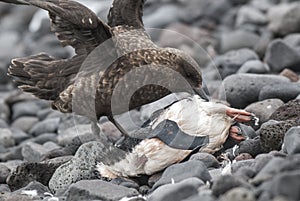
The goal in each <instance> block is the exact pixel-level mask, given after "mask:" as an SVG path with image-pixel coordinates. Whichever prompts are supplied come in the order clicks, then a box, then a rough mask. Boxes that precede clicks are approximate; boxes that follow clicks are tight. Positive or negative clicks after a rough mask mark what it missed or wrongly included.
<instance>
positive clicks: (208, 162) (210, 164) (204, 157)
mask: <svg viewBox="0 0 300 201" xmlns="http://www.w3.org/2000/svg"><path fill="white" fill-rule="evenodd" d="M189 160H199V161H201V162H203V163H204V165H205V166H206V167H207V168H219V167H220V164H219V161H218V160H217V159H216V158H215V157H214V156H213V155H212V154H208V153H201V152H199V153H196V154H193V155H192V156H191V157H190V159H189Z"/></svg>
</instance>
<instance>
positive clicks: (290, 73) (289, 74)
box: [280, 68, 300, 82]
mask: <svg viewBox="0 0 300 201" xmlns="http://www.w3.org/2000/svg"><path fill="white" fill-rule="evenodd" d="M280 75H281V76H284V77H287V78H289V79H290V80H291V82H298V81H299V79H300V78H299V75H298V74H296V73H295V72H294V71H292V70H290V69H288V68H285V69H283V71H281V73H280Z"/></svg>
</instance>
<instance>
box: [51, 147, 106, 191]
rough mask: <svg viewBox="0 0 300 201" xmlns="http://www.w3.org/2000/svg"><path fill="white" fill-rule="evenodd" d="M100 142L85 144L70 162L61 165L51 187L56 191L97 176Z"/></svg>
mask: <svg viewBox="0 0 300 201" xmlns="http://www.w3.org/2000/svg"><path fill="white" fill-rule="evenodd" d="M99 147H101V146H100V145H99V144H98V142H88V143H85V144H83V145H82V146H81V147H80V148H79V149H78V150H77V152H76V154H75V156H74V157H73V158H72V160H70V161H69V162H67V163H65V164H63V165H62V166H60V167H59V168H58V169H57V170H56V171H55V172H54V174H53V176H52V178H51V180H50V181H49V188H50V189H51V190H52V191H54V192H57V191H61V190H65V189H66V188H67V187H68V186H69V185H71V184H72V183H75V182H77V181H80V180H85V179H92V178H94V177H95V173H94V167H95V164H96V158H97V156H98V155H100V154H99V153H100V152H101V151H102V150H100V149H99Z"/></svg>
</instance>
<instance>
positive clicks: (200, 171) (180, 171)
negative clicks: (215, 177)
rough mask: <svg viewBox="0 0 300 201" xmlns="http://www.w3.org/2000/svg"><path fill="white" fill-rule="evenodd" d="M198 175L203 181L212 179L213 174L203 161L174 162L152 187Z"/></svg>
mask: <svg viewBox="0 0 300 201" xmlns="http://www.w3.org/2000/svg"><path fill="white" fill-rule="evenodd" d="M190 177H196V178H199V179H201V180H202V181H203V182H206V181H210V180H211V176H210V174H209V172H208V169H207V167H206V166H205V164H204V163H203V162H201V161H197V160H191V161H187V162H184V163H179V164H174V165H171V166H169V167H168V168H166V170H165V171H164V172H163V174H162V176H161V178H160V179H159V180H158V181H157V182H156V183H155V184H154V185H153V187H152V189H156V188H158V187H159V186H162V185H165V184H169V183H172V181H174V182H180V181H182V180H184V179H187V178H190Z"/></svg>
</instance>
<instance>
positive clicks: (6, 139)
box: [0, 128, 15, 147]
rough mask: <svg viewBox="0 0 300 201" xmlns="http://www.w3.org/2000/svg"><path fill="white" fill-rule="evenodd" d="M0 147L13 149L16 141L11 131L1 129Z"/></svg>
mask: <svg viewBox="0 0 300 201" xmlns="http://www.w3.org/2000/svg"><path fill="white" fill-rule="evenodd" d="M0 145H2V146H4V147H11V146H14V145H15V139H14V137H13V134H12V132H11V130H9V129H7V128H0Z"/></svg>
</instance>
